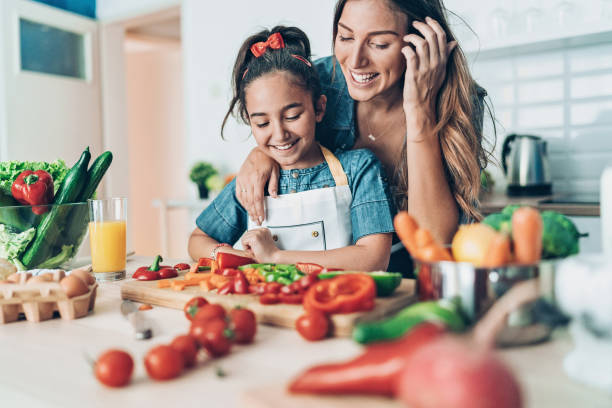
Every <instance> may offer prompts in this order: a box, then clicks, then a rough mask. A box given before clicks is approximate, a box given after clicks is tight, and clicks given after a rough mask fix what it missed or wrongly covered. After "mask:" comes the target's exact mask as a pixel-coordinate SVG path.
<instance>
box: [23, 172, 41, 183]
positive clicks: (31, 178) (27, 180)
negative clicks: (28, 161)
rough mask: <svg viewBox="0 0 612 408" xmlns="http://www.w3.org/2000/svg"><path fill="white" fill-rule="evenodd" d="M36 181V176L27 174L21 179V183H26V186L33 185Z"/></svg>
mask: <svg viewBox="0 0 612 408" xmlns="http://www.w3.org/2000/svg"><path fill="white" fill-rule="evenodd" d="M37 181H38V175H36V174H28V175H27V176H25V178H24V179H23V182H24V183H26V184H34V183H36V182H37Z"/></svg>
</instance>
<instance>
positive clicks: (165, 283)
mask: <svg viewBox="0 0 612 408" xmlns="http://www.w3.org/2000/svg"><path fill="white" fill-rule="evenodd" d="M171 283H172V281H171V280H170V279H160V280H158V281H157V287H158V288H162V289H164V288H169V287H170V284H171Z"/></svg>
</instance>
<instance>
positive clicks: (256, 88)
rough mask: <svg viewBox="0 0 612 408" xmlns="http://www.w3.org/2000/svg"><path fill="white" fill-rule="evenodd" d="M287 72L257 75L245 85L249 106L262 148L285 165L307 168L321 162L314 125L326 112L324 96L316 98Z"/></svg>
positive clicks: (251, 123)
mask: <svg viewBox="0 0 612 408" xmlns="http://www.w3.org/2000/svg"><path fill="white" fill-rule="evenodd" d="M289 75H290V74H288V73H286V72H273V73H269V74H265V75H263V76H262V77H259V78H257V79H255V80H254V81H253V82H251V83H250V84H249V85H247V87H246V89H245V102H246V109H247V112H248V114H249V121H250V125H251V130H252V132H253V136H254V137H255V141H256V142H257V145H258V146H259V148H260V149H261V150H262V151H263V152H264V153H265V154H267V155H268V156H269V157H271V158H272V159H273V160H275V161H276V162H278V164H279V165H280V167H281V168H282V169H294V168H308V167H313V166H315V165H317V164H319V163H320V162H321V152H320V149H319V147H318V145H317V143H316V142H315V126H316V123H317V122H320V121H321V119H323V114H324V113H325V101H326V99H325V96H321V98H319V101H317V111H316V112H315V107H314V104H313V101H312V94H311V93H310V92H309V91H307V90H306V89H304V88H303V87H301V86H299V85H298V84H296V83H295V81H292V78H291V77H290V76H289Z"/></svg>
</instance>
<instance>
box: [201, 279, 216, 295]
mask: <svg viewBox="0 0 612 408" xmlns="http://www.w3.org/2000/svg"><path fill="white" fill-rule="evenodd" d="M200 289H202V290H205V291H207V292H209V291H211V290H213V289H215V287H214V286H213V285H211V283H210V281H207V280H205V281H202V282H200Z"/></svg>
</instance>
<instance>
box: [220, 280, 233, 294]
mask: <svg viewBox="0 0 612 408" xmlns="http://www.w3.org/2000/svg"><path fill="white" fill-rule="evenodd" d="M217 293H219V294H220V295H229V294H232V293H234V282H227V283H226V284H225V285H223V286H221V287H220V288H219V291H218V292H217Z"/></svg>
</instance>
